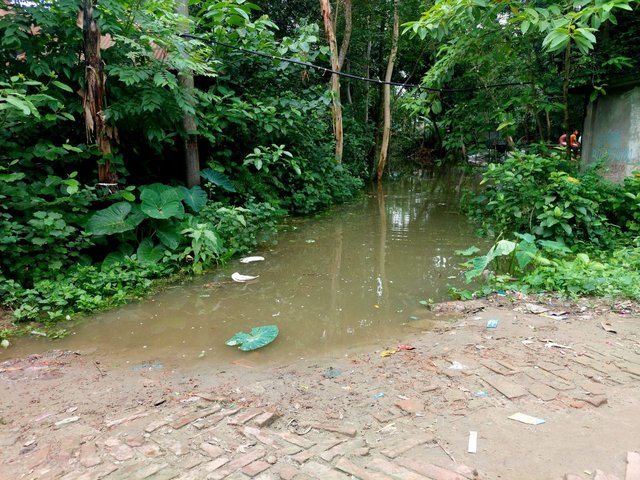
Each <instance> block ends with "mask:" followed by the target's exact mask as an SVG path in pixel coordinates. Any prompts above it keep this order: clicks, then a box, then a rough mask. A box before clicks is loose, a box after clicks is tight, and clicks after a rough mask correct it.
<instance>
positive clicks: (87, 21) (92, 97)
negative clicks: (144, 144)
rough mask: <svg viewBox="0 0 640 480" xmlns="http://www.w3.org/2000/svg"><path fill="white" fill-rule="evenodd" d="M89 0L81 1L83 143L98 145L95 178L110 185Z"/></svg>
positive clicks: (101, 80) (112, 177) (96, 32)
mask: <svg viewBox="0 0 640 480" xmlns="http://www.w3.org/2000/svg"><path fill="white" fill-rule="evenodd" d="M93 10H94V6H93V0H83V1H82V32H83V37H84V60H85V82H86V84H85V88H84V98H83V108H84V122H85V130H86V136H87V143H89V144H90V143H93V142H94V141H95V143H96V144H97V145H98V148H99V149H100V152H101V153H102V160H103V162H102V163H101V164H99V165H98V181H99V182H100V183H104V184H107V185H108V186H109V188H110V189H114V187H115V183H116V182H117V180H118V175H117V173H116V172H115V171H114V170H113V169H112V165H111V132H112V129H110V128H108V127H107V126H106V124H105V121H104V96H105V90H104V85H105V77H104V62H103V61H102V57H101V55H100V27H98V24H97V23H96V20H95V18H94V15H93Z"/></svg>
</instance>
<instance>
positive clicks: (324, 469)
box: [302, 462, 351, 480]
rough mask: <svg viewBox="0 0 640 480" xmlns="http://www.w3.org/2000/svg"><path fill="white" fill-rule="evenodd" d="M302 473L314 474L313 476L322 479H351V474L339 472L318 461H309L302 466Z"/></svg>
mask: <svg viewBox="0 0 640 480" xmlns="http://www.w3.org/2000/svg"><path fill="white" fill-rule="evenodd" d="M302 473H306V474H307V475H310V476H312V477H313V478H321V479H322V480H350V478H351V477H350V476H349V475H345V474H344V473H341V472H338V471H337V470H334V469H333V468H331V467H328V466H327V465H323V464H321V463H317V462H308V463H306V464H305V466H304V467H302Z"/></svg>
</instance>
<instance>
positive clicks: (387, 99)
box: [377, 0, 400, 182]
mask: <svg viewBox="0 0 640 480" xmlns="http://www.w3.org/2000/svg"><path fill="white" fill-rule="evenodd" d="M398 3H399V0H394V1H393V34H392V35H393V36H392V39H391V51H390V52H389V62H388V63H387V73H386V75H385V77H384V80H385V82H387V83H385V85H384V87H383V95H384V98H383V104H384V124H383V126H382V143H381V144H380V156H379V158H378V176H377V178H378V182H380V181H381V180H382V175H383V173H384V167H385V164H386V163H387V155H388V153H389V140H390V139H391V85H389V83H388V82H390V81H391V76H392V75H393V66H394V63H395V61H396V54H397V53H398V35H399V34H400V15H399V13H398Z"/></svg>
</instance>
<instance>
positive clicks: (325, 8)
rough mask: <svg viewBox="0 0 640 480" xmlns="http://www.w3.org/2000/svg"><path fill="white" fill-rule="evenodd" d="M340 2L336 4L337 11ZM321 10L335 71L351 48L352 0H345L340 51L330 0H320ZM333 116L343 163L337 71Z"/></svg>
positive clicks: (333, 82)
mask: <svg viewBox="0 0 640 480" xmlns="http://www.w3.org/2000/svg"><path fill="white" fill-rule="evenodd" d="M338 5H339V2H338V3H337V4H336V13H337V10H338ZM320 11H321V12H322V17H323V20H324V30H325V33H326V34H327V41H328V42H329V51H330V56H331V69H332V70H333V71H335V72H339V71H341V70H342V65H343V64H344V60H345V58H346V56H347V50H348V49H349V41H350V39H351V29H352V24H351V0H344V24H345V26H344V35H343V37H342V45H341V46H340V51H338V42H337V40H336V24H337V23H338V22H337V15H336V18H335V19H333V18H331V4H330V3H329V0H320ZM331 116H332V119H333V132H334V135H335V137H336V162H337V163H342V154H343V151H344V133H343V125H342V103H341V100H340V76H339V75H338V74H337V73H333V74H332V75H331Z"/></svg>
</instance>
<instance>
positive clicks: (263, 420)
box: [254, 412, 280, 428]
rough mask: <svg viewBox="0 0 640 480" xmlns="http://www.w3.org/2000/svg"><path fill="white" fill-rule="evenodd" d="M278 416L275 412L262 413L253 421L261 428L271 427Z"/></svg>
mask: <svg viewBox="0 0 640 480" xmlns="http://www.w3.org/2000/svg"><path fill="white" fill-rule="evenodd" d="M278 417H280V415H278V414H277V413H276V412H264V413H263V414H261V415H260V416H259V417H258V418H256V419H255V420H254V423H255V424H256V425H257V426H258V427H260V428H262V427H267V426H269V425H271V424H272V423H273V422H274V421H275V420H276V419H277V418H278Z"/></svg>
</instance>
